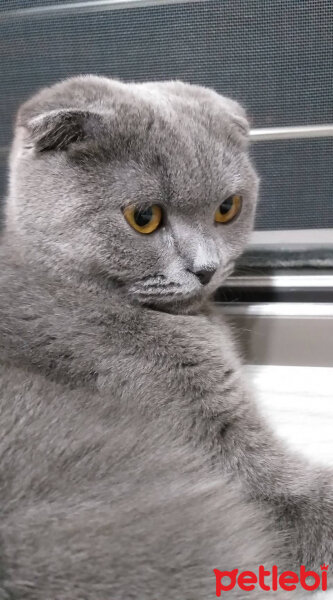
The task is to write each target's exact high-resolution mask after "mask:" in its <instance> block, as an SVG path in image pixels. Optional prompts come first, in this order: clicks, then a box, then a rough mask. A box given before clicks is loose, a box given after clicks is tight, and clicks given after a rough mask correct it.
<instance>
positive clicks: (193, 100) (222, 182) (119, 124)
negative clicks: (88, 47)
mask: <svg viewBox="0 0 333 600" xmlns="http://www.w3.org/2000/svg"><path fill="white" fill-rule="evenodd" d="M67 111H68V112H69V117H68V118H67V117H66V121H65V124H63V122H62V123H61V127H63V126H66V127H67V126H68V123H70V116H71V111H72V112H73V118H75V119H76V120H77V119H78V116H79V118H80V123H79V126H80V127H81V126H82V127H83V129H84V136H81V137H80V141H79V143H75V144H73V145H72V147H70V148H69V149H68V154H69V155H70V157H71V158H72V159H73V160H77V163H78V165H79V166H80V164H87V162H88V163H90V164H91V168H92V169H94V167H95V165H101V166H102V169H103V168H105V166H106V165H107V166H108V169H109V172H110V167H114V165H115V163H117V164H118V165H119V164H120V165H121V169H120V170H121V171H122V175H121V176H120V181H121V183H122V185H123V187H124V188H125V189H127V190H128V194H129V195H130V196H131V197H132V196H133V195H135V190H136V191H137V194H136V195H138V196H141V195H145V193H146V195H147V196H149V191H150V190H155V189H156V187H158V188H159V190H160V192H159V193H160V195H162V196H163V199H164V201H165V202H168V203H169V205H174V206H177V205H181V206H183V207H184V205H185V204H186V203H188V204H189V205H191V204H192V206H198V205H202V203H203V202H204V203H205V202H209V201H211V200H212V201H216V199H217V198H219V197H221V196H222V195H223V193H225V192H228V191H229V192H230V193H232V192H233V191H237V186H238V185H239V183H238V180H240V179H241V176H242V175H241V173H242V168H243V164H244V161H245V163H246V157H247V154H246V133H247V121H246V119H245V115H244V111H243V110H242V109H241V107H240V106H239V105H238V104H237V103H235V102H233V101H232V100H229V99H227V98H224V97H222V96H220V95H218V94H216V93H215V92H213V91H211V90H208V89H206V88H202V87H198V86H192V85H189V84H184V83H182V82H177V81H171V82H154V83H144V84H125V83H122V82H119V81H115V80H111V79H107V78H101V77H93V76H89V77H78V78H72V79H69V80H65V81H64V82H61V83H60V84H56V85H55V86H52V87H51V88H47V89H44V90H42V91H41V92H40V93H39V94H37V95H36V96H34V97H33V98H32V99H31V100H29V101H28V102H27V103H26V104H24V105H23V107H22V108H21V110H20V113H19V118H18V122H19V124H23V126H24V125H25V124H26V123H28V122H29V120H31V119H36V118H37V120H38V119H39V117H40V116H41V115H48V114H51V115H52V118H53V114H54V113H55V118H56V119H57V118H58V116H57V115H58V114H60V116H61V118H62V119H63V116H62V115H64V113H67ZM83 118H84V119H87V123H85V124H84V125H82V119H83ZM76 126H77V122H76ZM61 127H60V128H59V129H60V130H61ZM75 133H76V132H75ZM68 137H70V136H68ZM66 139H67V138H66ZM133 165H134V167H133ZM119 172H120V171H119ZM153 182H154V183H153ZM233 186H234V187H233ZM138 190H139V191H140V190H141V193H138ZM132 191H133V193H132ZM154 194H155V195H156V192H154Z"/></svg>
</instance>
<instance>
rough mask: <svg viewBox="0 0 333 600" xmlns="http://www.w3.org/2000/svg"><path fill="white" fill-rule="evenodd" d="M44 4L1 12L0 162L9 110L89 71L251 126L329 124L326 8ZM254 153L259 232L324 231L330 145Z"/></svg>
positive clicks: (331, 6) (6, 6) (232, 1)
mask: <svg viewBox="0 0 333 600" xmlns="http://www.w3.org/2000/svg"><path fill="white" fill-rule="evenodd" d="M49 4H50V3H48V2H46V1H42V0H39V1H36V0H35V1H31V0H30V1H24V0H12V1H4V2H2V3H1V7H0V47H1V64H0V75H1V88H0V117H1V118H0V146H1V152H2V154H0V159H1V160H2V159H3V155H4V153H5V152H6V148H7V147H8V144H9V142H10V139H11V135H12V121H13V117H14V114H15V111H16V109H17V107H18V105H19V104H20V103H21V102H22V101H23V100H25V99H26V98H27V97H28V96H29V95H30V94H31V93H33V92H34V91H35V90H36V89H37V88H39V87H41V86H44V85H48V84H51V83H53V82H55V81H57V80H59V79H62V78H63V77H67V76H70V75H75V74H82V73H89V72H90V73H96V74H102V75H108V76H113V77H118V78H122V79H124V80H135V81H139V80H140V81H143V80H150V79H153V80H154V79H156V80H160V79H169V78H180V79H183V80H185V81H189V82H192V83H198V84H203V85H207V86H210V87H213V88H214V89H216V90H217V91H218V92H221V93H223V94H226V95H229V96H231V97H234V98H236V99H238V100H239V101H240V102H241V103H243V104H244V105H245V106H246V108H247V110H248V113H249V115H250V118H251V119H252V125H253V126H254V127H269V126H286V125H307V124H325V123H330V122H332V121H333V118H332V117H333V101H332V100H333V94H332V90H333V69H332V58H333V43H332V42H333V34H332V19H333V3H332V1H331V0H302V1H300V0H266V1H265V2H264V1H263V0H247V1H244V0H206V1H202V2H187V3H183V4H169V5H161V6H149V7H148V6H146V7H145V6H143V7H140V8H122V9H117V10H110V9H106V8H105V7H104V8H103V7H98V4H99V3H98V1H97V2H95V4H94V6H93V9H90V8H88V6H87V7H86V8H81V9H79V8H77V9H74V8H73V7H72V6H71V2H69V1H68V2H63V1H62V2H57V1H54V0H53V2H52V6H53V8H52V7H50V6H49V7H48V5H49ZM81 4H82V5H84V3H81ZM59 5H62V6H63V8H62V9H61V10H59ZM47 7H48V9H47V10H45V9H46V8H47ZM57 7H58V9H57ZM25 9H28V10H25ZM31 9H36V10H34V11H33V12H31ZM253 155H254V157H255V160H256V164H257V166H258V168H259V171H260V174H261V177H262V180H263V185H262V196H261V197H262V200H261V203H260V207H259V211H258V219H257V227H258V228H262V229H279V228H286V227H292V228H294V227H299V228H306V227H316V228H318V227H333V214H332V213H333V211H332V209H331V206H332V188H333V186H332V175H331V170H332V168H331V164H332V142H331V141H330V140H328V139H326V140H325V139H322V140H303V141H302V140H298V141H283V142H265V143H257V144H255V145H254V147H253ZM0 169H1V171H0V176H1V177H2V176H3V169H2V167H1V166H0ZM3 186H4V183H3V181H2V182H1V183H0V189H3ZM0 193H1V191H0Z"/></svg>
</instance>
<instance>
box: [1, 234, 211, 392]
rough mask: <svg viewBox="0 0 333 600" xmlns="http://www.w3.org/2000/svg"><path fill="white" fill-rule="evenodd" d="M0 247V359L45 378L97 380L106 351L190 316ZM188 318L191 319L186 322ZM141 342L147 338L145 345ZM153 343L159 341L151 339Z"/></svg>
mask: <svg viewBox="0 0 333 600" xmlns="http://www.w3.org/2000/svg"><path fill="white" fill-rule="evenodd" d="M4 242H5V243H2V244H1V246H0V360H2V361H6V362H8V361H9V362H12V363H14V364H16V365H23V366H24V365H25V366H27V367H29V368H30V367H31V366H33V367H34V368H36V369H39V370H41V371H42V372H44V373H47V374H48V375H52V376H53V375H54V376H55V377H61V378H64V379H68V380H73V381H80V382H85V381H87V382H89V383H90V384H91V385H93V384H94V381H95V380H96V377H97V376H98V373H99V364H100V363H101V362H103V357H102V353H103V349H104V351H105V349H108V350H110V352H111V353H112V354H114V355H117V352H120V351H121V349H122V348H123V344H124V339H125V336H126V341H127V344H128V346H129V347H130V346H133V348H134V345H135V340H136V339H137V338H138V336H139V335H140V336H141V339H142V340H144V338H146V340H147V343H148V344H149V343H150V342H149V336H151V337H152V339H154V336H155V337H156V335H157V332H163V331H165V330H166V328H168V331H169V332H171V333H170V335H171V336H172V335H173V334H172V331H173V330H175V331H177V329H179V328H181V329H183V330H184V328H185V329H186V327H187V324H188V330H189V335H190V334H191V335H192V336H193V316H194V315H197V316H198V317H199V316H200V315H204V314H205V312H207V308H205V310H201V309H200V310H198V309H196V310H195V311H194V313H193V314H192V315H187V317H186V316H184V315H176V314H167V313H166V312H160V311H158V310H151V309H150V308H145V307H142V306H136V305H134V304H132V303H131V302H130V301H129V300H127V299H126V297H124V295H123V294H122V293H121V290H119V289H118V288H117V286H113V285H112V282H110V281H109V280H108V279H103V278H102V277H97V278H94V279H93V278H90V279H89V278H82V277H81V276H79V275H78V274H77V273H75V272H74V271H73V273H72V274H68V273H65V274H61V276H60V274H59V273H55V272H53V271H52V270H49V271H48V270H47V269H46V268H43V266H41V265H39V264H38V265H36V264H34V263H32V262H31V261H30V260H26V258H25V257H24V256H23V254H22V252H16V251H15V247H13V245H12V244H10V243H6V240H4ZM189 319H190V321H189ZM142 343H143V342H142ZM151 343H152V344H154V342H151Z"/></svg>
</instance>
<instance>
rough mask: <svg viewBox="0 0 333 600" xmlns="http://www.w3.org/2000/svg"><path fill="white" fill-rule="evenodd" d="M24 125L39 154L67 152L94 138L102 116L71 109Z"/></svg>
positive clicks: (34, 119) (49, 113) (36, 118)
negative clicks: (57, 151) (56, 151)
mask: <svg viewBox="0 0 333 600" xmlns="http://www.w3.org/2000/svg"><path fill="white" fill-rule="evenodd" d="M19 125H20V123H19ZM22 125H23V127H24V128H25V129H26V130H27V131H28V135H29V141H30V142H32V143H33V145H34V147H35V149H36V150H38V151H39V152H43V151H47V150H66V149H67V148H68V147H69V146H70V145H71V144H73V143H74V142H79V141H82V140H83V139H85V138H87V137H93V136H94V133H95V132H96V130H97V129H98V128H99V127H100V126H101V125H102V116H101V115H100V114H97V113H92V112H90V111H84V110H78V109H70V108H69V109H60V110H51V111H49V112H45V113H42V114H40V115H38V116H36V117H33V118H32V119H30V120H29V121H28V122H26V123H24V124H23V123H22Z"/></svg>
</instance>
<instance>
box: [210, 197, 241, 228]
mask: <svg viewBox="0 0 333 600" xmlns="http://www.w3.org/2000/svg"><path fill="white" fill-rule="evenodd" d="M241 208H242V196H238V195H237V194H234V195H233V196H229V198H226V200H224V201H223V202H222V204H220V206H219V207H218V209H217V211H216V212H215V221H216V223H230V221H232V219H234V218H235V217H236V216H237V215H238V214H239V213H240V211H241Z"/></svg>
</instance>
